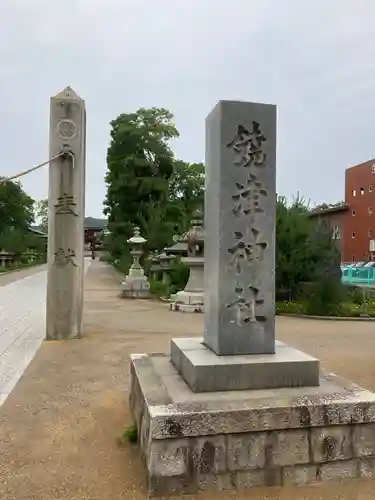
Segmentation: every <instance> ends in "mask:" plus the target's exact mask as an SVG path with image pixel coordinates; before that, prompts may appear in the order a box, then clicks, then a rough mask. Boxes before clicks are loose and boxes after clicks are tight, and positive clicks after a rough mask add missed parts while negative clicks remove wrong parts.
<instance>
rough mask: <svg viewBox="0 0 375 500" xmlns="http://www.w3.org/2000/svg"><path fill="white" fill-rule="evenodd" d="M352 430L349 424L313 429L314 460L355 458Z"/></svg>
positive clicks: (318, 461) (317, 461)
mask: <svg viewBox="0 0 375 500" xmlns="http://www.w3.org/2000/svg"><path fill="white" fill-rule="evenodd" d="M364 427H365V426H364ZM351 431H352V430H351V428H350V427H349V426H347V425H346V426H336V427H323V428H321V429H312V431H311V438H312V441H311V448H312V454H313V459H314V462H315V463H320V462H332V461H336V460H347V459H349V458H353V451H352V440H351Z"/></svg>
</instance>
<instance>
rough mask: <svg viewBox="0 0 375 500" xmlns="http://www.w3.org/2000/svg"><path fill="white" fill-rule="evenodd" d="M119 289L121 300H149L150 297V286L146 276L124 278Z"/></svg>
mask: <svg viewBox="0 0 375 500" xmlns="http://www.w3.org/2000/svg"><path fill="white" fill-rule="evenodd" d="M121 288H122V292H121V297H123V298H129V299H149V298H150V296H151V294H150V285H149V284H148V281H147V277H146V276H142V277H132V276H126V278H125V280H124V281H123V282H122V283H121Z"/></svg>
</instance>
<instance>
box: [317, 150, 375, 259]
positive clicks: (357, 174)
mask: <svg viewBox="0 0 375 500" xmlns="http://www.w3.org/2000/svg"><path fill="white" fill-rule="evenodd" d="M311 216H312V217H319V218H320V219H321V220H322V221H323V220H324V221H325V223H328V224H329V225H330V226H331V229H332V238H333V239H335V240H336V241H337V244H338V246H339V248H340V251H341V258H342V261H343V262H359V261H363V260H372V259H371V255H372V256H374V252H370V246H371V245H375V160H370V161H367V162H365V163H361V164H359V165H355V166H354V167H350V168H347V169H346V171H345V201H344V202H342V203H338V204H336V205H334V206H332V205H331V206H326V207H325V208H323V209H321V210H315V211H313V212H312V214H311ZM371 241H374V243H370V242H371Z"/></svg>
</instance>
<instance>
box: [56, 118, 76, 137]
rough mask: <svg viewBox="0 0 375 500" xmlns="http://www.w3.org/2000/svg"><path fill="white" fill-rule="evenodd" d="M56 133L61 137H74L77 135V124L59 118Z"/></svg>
mask: <svg viewBox="0 0 375 500" xmlns="http://www.w3.org/2000/svg"><path fill="white" fill-rule="evenodd" d="M57 133H58V134H59V136H60V137H61V138H62V139H74V138H75V137H76V135H77V125H76V124H75V123H74V121H73V120H67V119H64V120H60V121H59V123H58V124H57Z"/></svg>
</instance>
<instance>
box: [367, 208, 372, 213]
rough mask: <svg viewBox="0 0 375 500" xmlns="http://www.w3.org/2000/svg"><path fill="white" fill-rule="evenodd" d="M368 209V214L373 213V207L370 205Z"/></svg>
mask: <svg viewBox="0 0 375 500" xmlns="http://www.w3.org/2000/svg"><path fill="white" fill-rule="evenodd" d="M367 211H368V214H369V215H371V214H372V207H368V209H367Z"/></svg>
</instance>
